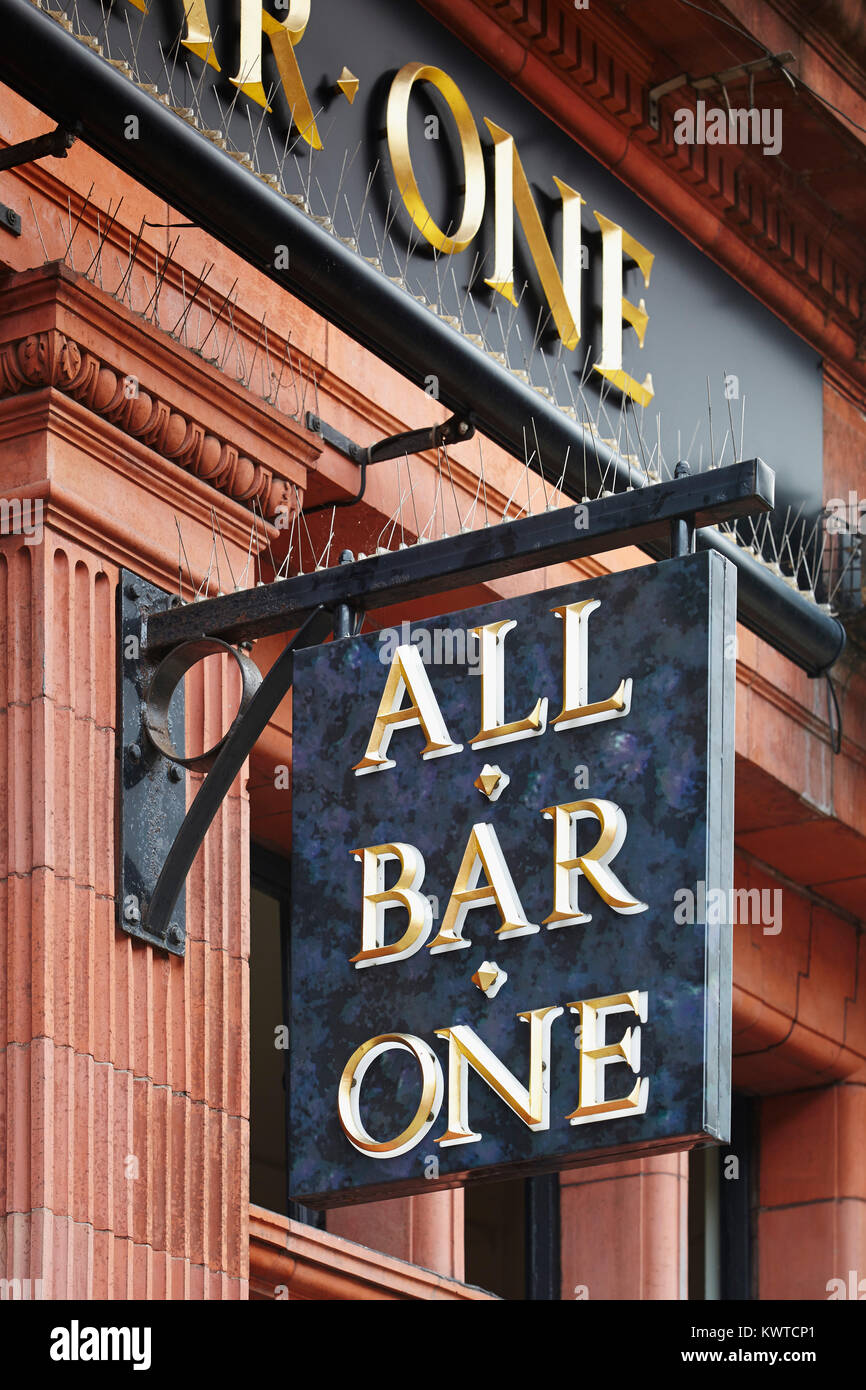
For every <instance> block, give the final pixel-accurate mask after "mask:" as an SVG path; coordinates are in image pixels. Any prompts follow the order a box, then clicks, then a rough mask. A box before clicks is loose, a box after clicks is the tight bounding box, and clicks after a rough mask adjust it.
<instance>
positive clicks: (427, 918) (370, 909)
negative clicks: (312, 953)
mask: <svg viewBox="0 0 866 1390" xmlns="http://www.w3.org/2000/svg"><path fill="white" fill-rule="evenodd" d="M351 853H352V854H353V855H354V857H355V858H356V859H357V860H358V861H359V862H360V863H361V865H362V867H363V873H364V877H363V890H362V891H363V895H364V905H363V908H362V913H361V950H360V951H359V952H358V954H357V955H356V956H352V958H351V964H352V965H354V967H355V969H356V970H361V969H363V967H364V966H366V965H381V964H383V963H384V962H385V961H397V960H406V959H407V957H408V956H413V955H414V954H415V952H416V951H419V950H420V949H421V947H422V946H423V945H424V942H425V941H426V940H427V937H428V936H429V935H430V929H431V927H432V925H433V913H432V908H431V906H430V903H429V901H428V899H427V898H425V897H424V894H423V893H419V892H418V891H417V890H418V889H419V888H420V887H421V884H422V883H423V882H424V859H423V856H422V855H421V852H420V850H417V849H416V848H415V846H414V845H404V844H401V843H394V844H389V845H371V846H370V847H369V848H367V849H353V850H352V851H351ZM394 859H396V860H397V862H398V864H399V865H400V875H399V877H398V879H397V882H396V883H395V884H394V885H393V887H391V888H386V887H385V865H386V864H387V863H389V862H390V861H391V860H394ZM389 907H401V908H405V910H406V911H407V912H408V914H409V922H408V925H407V927H406V930H405V931H404V933H403V935H402V936H401V937H400V939H399V941H392V942H391V944H390V945H387V946H386V945H385V911H386V909H387V908H389Z"/></svg>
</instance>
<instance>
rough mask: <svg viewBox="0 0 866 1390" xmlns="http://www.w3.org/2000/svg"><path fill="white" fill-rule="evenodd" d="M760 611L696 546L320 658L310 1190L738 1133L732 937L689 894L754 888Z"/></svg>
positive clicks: (294, 1151)
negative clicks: (747, 662)
mask: <svg viewBox="0 0 866 1390" xmlns="http://www.w3.org/2000/svg"><path fill="white" fill-rule="evenodd" d="M735 610H736V593H735V578H734V571H733V567H732V566H731V565H730V564H729V563H728V562H727V561H726V560H724V559H723V557H721V556H719V555H714V554H700V555H688V556H685V557H684V558H681V559H675V560H670V561H666V562H664V563H662V564H657V565H651V566H644V567H641V568H637V569H633V570H629V571H626V572H625V573H622V574H615V575H609V576H607V577H604V578H601V579H592V580H590V581H588V582H586V583H579V584H573V585H569V586H568V587H567V588H564V589H556V590H549V591H547V592H544V593H537V594H532V595H530V596H529V597H526V598H518V599H514V600H508V601H505V602H499V603H492V604H489V605H486V606H484V607H480V608H474V609H470V610H468V611H465V612H462V613H453V614H450V615H448V616H447V617H444V618H436V619H431V620H429V621H425V622H421V623H418V624H413V625H412V626H411V627H410V628H409V629H408V631H407V629H406V628H405V627H404V628H403V629H402V634H401V642H400V643H399V645H398V644H395V643H394V641H393V640H392V639H391V638H388V640H383V639H384V636H385V635H384V634H373V635H371V636H364V637H356V638H349V639H346V640H343V641H335V642H331V643H328V644H326V645H324V646H320V647H315V648H311V649H309V650H307V651H302V652H299V653H298V655H297V657H296V660H295V680H294V696H293V700H294V716H293V761H294V775H293V783H294V802H293V817H292V818H293V827H294V828H293V835H294V844H293V858H292V923H291V938H292V939H291V976H290V981H291V998H292V1018H291V1028H290V1051H289V1065H290V1093H291V1143H290V1163H291V1191H292V1196H293V1198H294V1199H296V1200H298V1201H302V1202H304V1203H307V1204H308V1205H313V1206H334V1205H338V1204H343V1203H347V1202H359V1201H369V1200H377V1199H380V1198H383V1197H388V1196H396V1195H400V1194H404V1195H405V1194H408V1193H412V1192H424V1191H427V1192H429V1191H431V1190H432V1189H433V1188H435V1187H436V1186H437V1185H442V1186H449V1185H452V1186H453V1185H455V1184H457V1183H463V1182H468V1181H474V1180H480V1179H483V1178H489V1179H496V1178H500V1179H501V1178H503V1177H505V1176H512V1177H514V1176H520V1175H524V1174H531V1173H535V1172H544V1171H551V1170H555V1169H558V1168H566V1167H574V1166H577V1165H578V1164H581V1163H590V1162H599V1161H601V1160H603V1159H607V1158H611V1157H614V1156H625V1155H630V1156H633V1155H639V1154H646V1153H651V1152H663V1151H665V1150H671V1149H680V1148H687V1147H689V1146H691V1145H694V1144H700V1143H709V1142H713V1141H720V1140H721V1141H724V1140H725V1139H726V1138H727V1128H728V1123H729V1107H730V1013H731V935H730V927H728V926H725V925H724V924H718V923H716V924H713V923H696V924H693V925H689V926H683V925H681V924H678V923H676V922H675V921H674V904H675V894H676V892H677V890H678V889H681V888H682V887H683V886H684V885H688V884H694V883H697V882H698V881H700V880H703V881H704V882H706V883H708V884H709V883H711V884H712V885H713V886H714V887H718V888H720V889H722V890H723V891H725V890H727V889H728V888H729V887H730V886H731V881H732V863H733V765H734V746H733V736H734V662H732V661H730V660H726V659H725V641H726V638H729V637H731V636H732V635H733V632H734V630H735ZM433 628H436V629H439V630H442V629H444V630H446V631H450V632H452V633H453V634H454V636H455V640H454V641H453V642H452V643H450V644H449V643H447V642H439V643H434V642H432V641H431V630H432V629H433ZM467 633H472V634H473V638H472V641H471V642H470V641H467V640H466V634H467ZM461 634H462V635H463V640H461V641H458V640H456V639H457V638H458V637H459V636H461ZM404 639H408V640H404ZM473 643H475V644H477V649H473ZM731 646H732V644H729V646H728V650H730V649H731ZM476 650H477V655H476ZM431 651H437V652H439V653H440V654H441V655H442V656H443V658H447V656H448V655H453V656H454V657H455V658H457V659H455V660H453V661H450V660H448V659H443V660H441V661H437V662H435V663H430V664H425V662H424V660H423V657H422V653H425V652H426V653H428V654H429V653H430V652H431ZM434 1160H435V1161H434Z"/></svg>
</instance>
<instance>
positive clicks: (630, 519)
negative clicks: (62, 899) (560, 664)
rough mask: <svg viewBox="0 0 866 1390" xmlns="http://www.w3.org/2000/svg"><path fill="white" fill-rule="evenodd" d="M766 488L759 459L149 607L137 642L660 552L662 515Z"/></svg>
mask: <svg viewBox="0 0 866 1390" xmlns="http://www.w3.org/2000/svg"><path fill="white" fill-rule="evenodd" d="M773 489H774V474H773V471H772V469H771V468H768V467H767V465H766V464H765V463H762V462H761V460H760V459H751V460H750V461H749V462H747V463H733V464H730V465H728V467H726V468H718V469H713V470H711V471H710V472H708V473H698V474H696V475H695V476H694V477H682V478H676V479H674V480H673V481H672V482H666V483H657V484H656V485H655V486H653V487H647V488H643V489H642V490H641V491H639V492H621V493H616V494H614V496H612V497H603V498H600V499H599V500H598V501H596V502H588V503H586V504H579V505H577V506H576V507H561V508H557V509H556V510H554V511H549V512H541V513H540V514H539V515H538V516H528V517H524V518H522V519H521V520H519V521H506V522H503V523H502V524H501V525H499V526H491V527H487V528H485V529H484V530H480V531H469V532H465V533H463V534H461V535H459V536H448V537H446V538H444V539H443V540H439V541H430V542H429V543H427V544H422V545H414V546H409V547H408V548H407V549H405V550H395V551H390V552H388V553H387V554H384V555H372V556H370V557H369V558H368V559H366V560H356V561H354V563H351V564H345V565H334V566H332V567H331V568H330V569H324V570H316V571H314V572H313V573H312V574H305V575H298V576H297V577H296V578H294V579H284V580H281V581H279V582H278V583H275V584H268V585H263V586H261V587H259V588H256V589H249V590H246V591H245V592H243V593H237V594H226V595H225V596H224V597H222V598H213V599H206V600H203V601H202V602H200V603H191V604H187V605H186V607H183V608H174V609H171V610H170V611H168V612H165V613H154V614H153V615H152V616H151V617H150V618H149V619H148V623H147V630H146V633H145V638H144V642H145V647H146V650H147V652H148V653H149V654H150V653H152V652H153V651H155V650H159V649H161V648H163V647H169V646H175V645H176V644H177V643H179V642H187V641H195V640H197V639H199V638H201V637H204V636H208V637H220V638H222V640H223V641H225V642H239V641H242V640H248V641H251V640H253V639H254V638H257V637H266V636H269V635H270V634H272V633H276V632H287V631H290V630H291V629H293V628H296V627H298V625H299V624H300V623H301V622H303V621H304V619H305V618H306V617H307V616H308V614H309V613H311V612H312V611H313V610H314V609H315V608H316V607H318V606H319V605H322V606H323V607H325V608H326V609H333V608H334V607H335V606H336V605H337V604H341V603H347V604H349V605H351V606H352V607H354V608H359V609H371V608H385V607H387V606H388V605H390V604H392V603H408V602H410V601H412V600H413V599H418V598H424V597H426V596H427V595H430V594H436V593H441V592H443V591H446V590H448V589H455V588H462V587H463V586H465V585H467V584H481V583H486V582H488V581H490V580H493V579H500V578H502V577H503V576H504V575H509V574H518V573H521V572H523V571H526V570H532V569H539V568H541V567H542V566H545V565H556V564H561V563H563V562H564V561H567V560H575V559H578V558H579V557H580V556H582V555H600V554H602V553H603V552H604V551H606V550H613V549H617V548H619V547H622V546H624V545H637V544H638V543H641V544H647V543H650V542H655V543H656V544H659V543H663V544H664V546H665V547H667V548H666V549H665V550H664V553H665V554H668V553H669V545H670V527H671V522H672V521H674V520H676V519H677V518H678V517H687V518H689V520H690V521H693V524H695V525H696V526H706V525H707V524H709V523H713V522H717V521H727V520H730V519H732V518H733V517H737V516H745V515H750V514H754V513H756V512H766V511H769V510H770V509H771V508H772V505H773ZM734 548H736V547H734Z"/></svg>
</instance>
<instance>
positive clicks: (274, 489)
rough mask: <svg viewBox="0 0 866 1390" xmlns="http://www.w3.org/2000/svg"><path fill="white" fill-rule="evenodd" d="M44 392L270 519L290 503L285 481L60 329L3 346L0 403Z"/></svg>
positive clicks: (0, 349) (1, 348) (0, 351)
mask: <svg viewBox="0 0 866 1390" xmlns="http://www.w3.org/2000/svg"><path fill="white" fill-rule="evenodd" d="M45 386H53V387H55V388H56V389H57V390H59V391H62V392H63V393H64V395H67V396H71V397H72V398H73V399H74V400H77V401H80V402H81V403H82V405H85V406H86V407H87V408H88V409H89V410H92V411H94V413H95V414H97V415H100V416H102V418H103V419H105V420H110V421H111V423H112V424H114V425H117V426H118V428H119V429H121V430H123V431H124V433H125V434H129V435H132V436H133V437H134V438H135V439H140V440H141V441H142V443H144V444H147V445H148V446H149V448H151V449H153V450H154V451H155V452H156V453H158V454H161V455H162V456H163V457H164V458H166V459H170V460H171V462H172V463H176V464H177V465H178V466H179V467H180V468H184V469H186V470H187V471H188V472H190V473H194V474H195V475H196V477H198V478H201V479H202V480H203V481H204V482H206V483H209V484H210V485H211V487H214V488H217V489H218V490H219V491H220V492H224V493H226V494H227V495H228V496H229V497H231V498H233V499H234V500H235V501H237V502H242V503H245V504H246V505H247V506H249V507H252V506H253V504H254V502H258V504H259V505H260V506H261V509H262V512H263V513H264V515H265V516H266V517H272V516H274V514H275V513H276V510H277V508H278V507H279V506H280V505H284V506H285V505H286V504H287V502H288V484H287V483H286V482H285V480H284V479H281V478H274V475H273V472H272V471H271V470H270V469H268V468H265V467H264V465H262V464H260V463H257V462H256V461H255V459H250V458H247V457H245V456H244V455H241V454H239V453H238V450H237V449H236V448H235V447H234V445H232V444H230V443H229V442H228V441H227V440H225V439H221V438H219V436H217V435H215V434H210V433H209V432H208V431H207V430H206V429H205V427H204V426H203V425H200V424H197V423H196V421H194V420H191V419H189V418H188V417H187V416H186V415H181V414H180V413H179V412H178V411H176V410H173V409H172V407H171V406H170V405H169V404H168V403H167V402H166V401H162V400H160V399H159V398H158V397H156V396H154V395H152V394H151V393H149V392H147V391H145V390H143V389H142V387H141V386H140V384H139V383H138V381H137V380H135V378H133V377H128V376H124V374H123V373H122V372H121V371H120V370H119V369H118V368H115V367H110V366H108V365H107V364H106V363H105V362H103V361H101V360H100V359H99V358H98V357H96V356H94V354H93V353H91V352H87V351H85V350H83V349H82V348H81V347H80V346H79V344H78V343H76V342H75V340H74V339H73V338H69V337H67V336H66V334H64V333H61V332H60V331H59V330H58V329H49V330H47V331H46V332H43V333H30V334H28V335H27V337H25V338H19V339H17V340H16V341H14V342H11V343H4V344H3V345H2V346H0V398H2V397H4V396H13V395H17V394H18V393H19V392H21V391H27V390H39V389H41V388H42V387H45Z"/></svg>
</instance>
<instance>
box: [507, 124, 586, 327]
mask: <svg viewBox="0 0 866 1390" xmlns="http://www.w3.org/2000/svg"><path fill="white" fill-rule="evenodd" d="M484 124H485V125H486V126H487V129H488V130H489V131H490V134H491V135H492V136H493V161H494V174H495V188H494V226H495V232H494V270H493V274H492V276H491V277H490V279H489V280H485V282H484V283H485V284H486V285H489V286H490V288H491V289H493V290H496V291H497V293H498V294H502V295H504V296H505V298H506V299H507V300H508V301H509V302H510V303H511V304H516V303H517V300H516V299H515V297H514V212H516V213H517V216H518V217H519V219H520V225H521V227H522V228H523V234H524V236H525V237H526V244H527V246H528V248H529V254H530V256H531V257H532V260H533V264H534V265H535V269H536V270H537V271H538V278H539V279H540V281H541V285H542V289H543V290H544V293H545V296H546V298H547V302H548V304H549V305H550V312H551V313H552V315H553V321H554V323H555V324H556V331H557V333H558V334H559V336H560V338H561V339H562V341H563V343H564V344H565V346H566V347H567V348H569V349H571V348H575V347H577V344H578V342H579V341H580V205H581V203H582V202H583V201H584V200H583V198H581V196H580V194H579V193H576V192H575V190H574V189H573V188H569V186H568V184H567V183H563V182H562V180H561V179H558V178H555V177H554V180H553V182H554V183H555V184H556V186H557V188H558V189H559V193H560V196H561V198H562V255H561V265H562V274H561V275H560V273H559V271H558V270H557V268H556V261H555V260H554V256H553V252H552V251H551V249H550V244H549V242H548V240H547V237H546V236H545V233H544V228H543V226H542V224H541V218H540V217H539V215H538V209H537V208H536V206H535V200H534V199H533V197H532V192H531V190H530V187H529V180H528V179H527V177H526V174H525V172H524V169H523V165H522V164H521V162H520V156H519V155H518V153H517V146H516V145H515V143H514V138H513V137H512V136H511V135H509V134H508V131H507V130H503V129H502V127H501V126H498V125H494V123H493V121H489V120H488V119H487V117H486V116H485V118H484Z"/></svg>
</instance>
